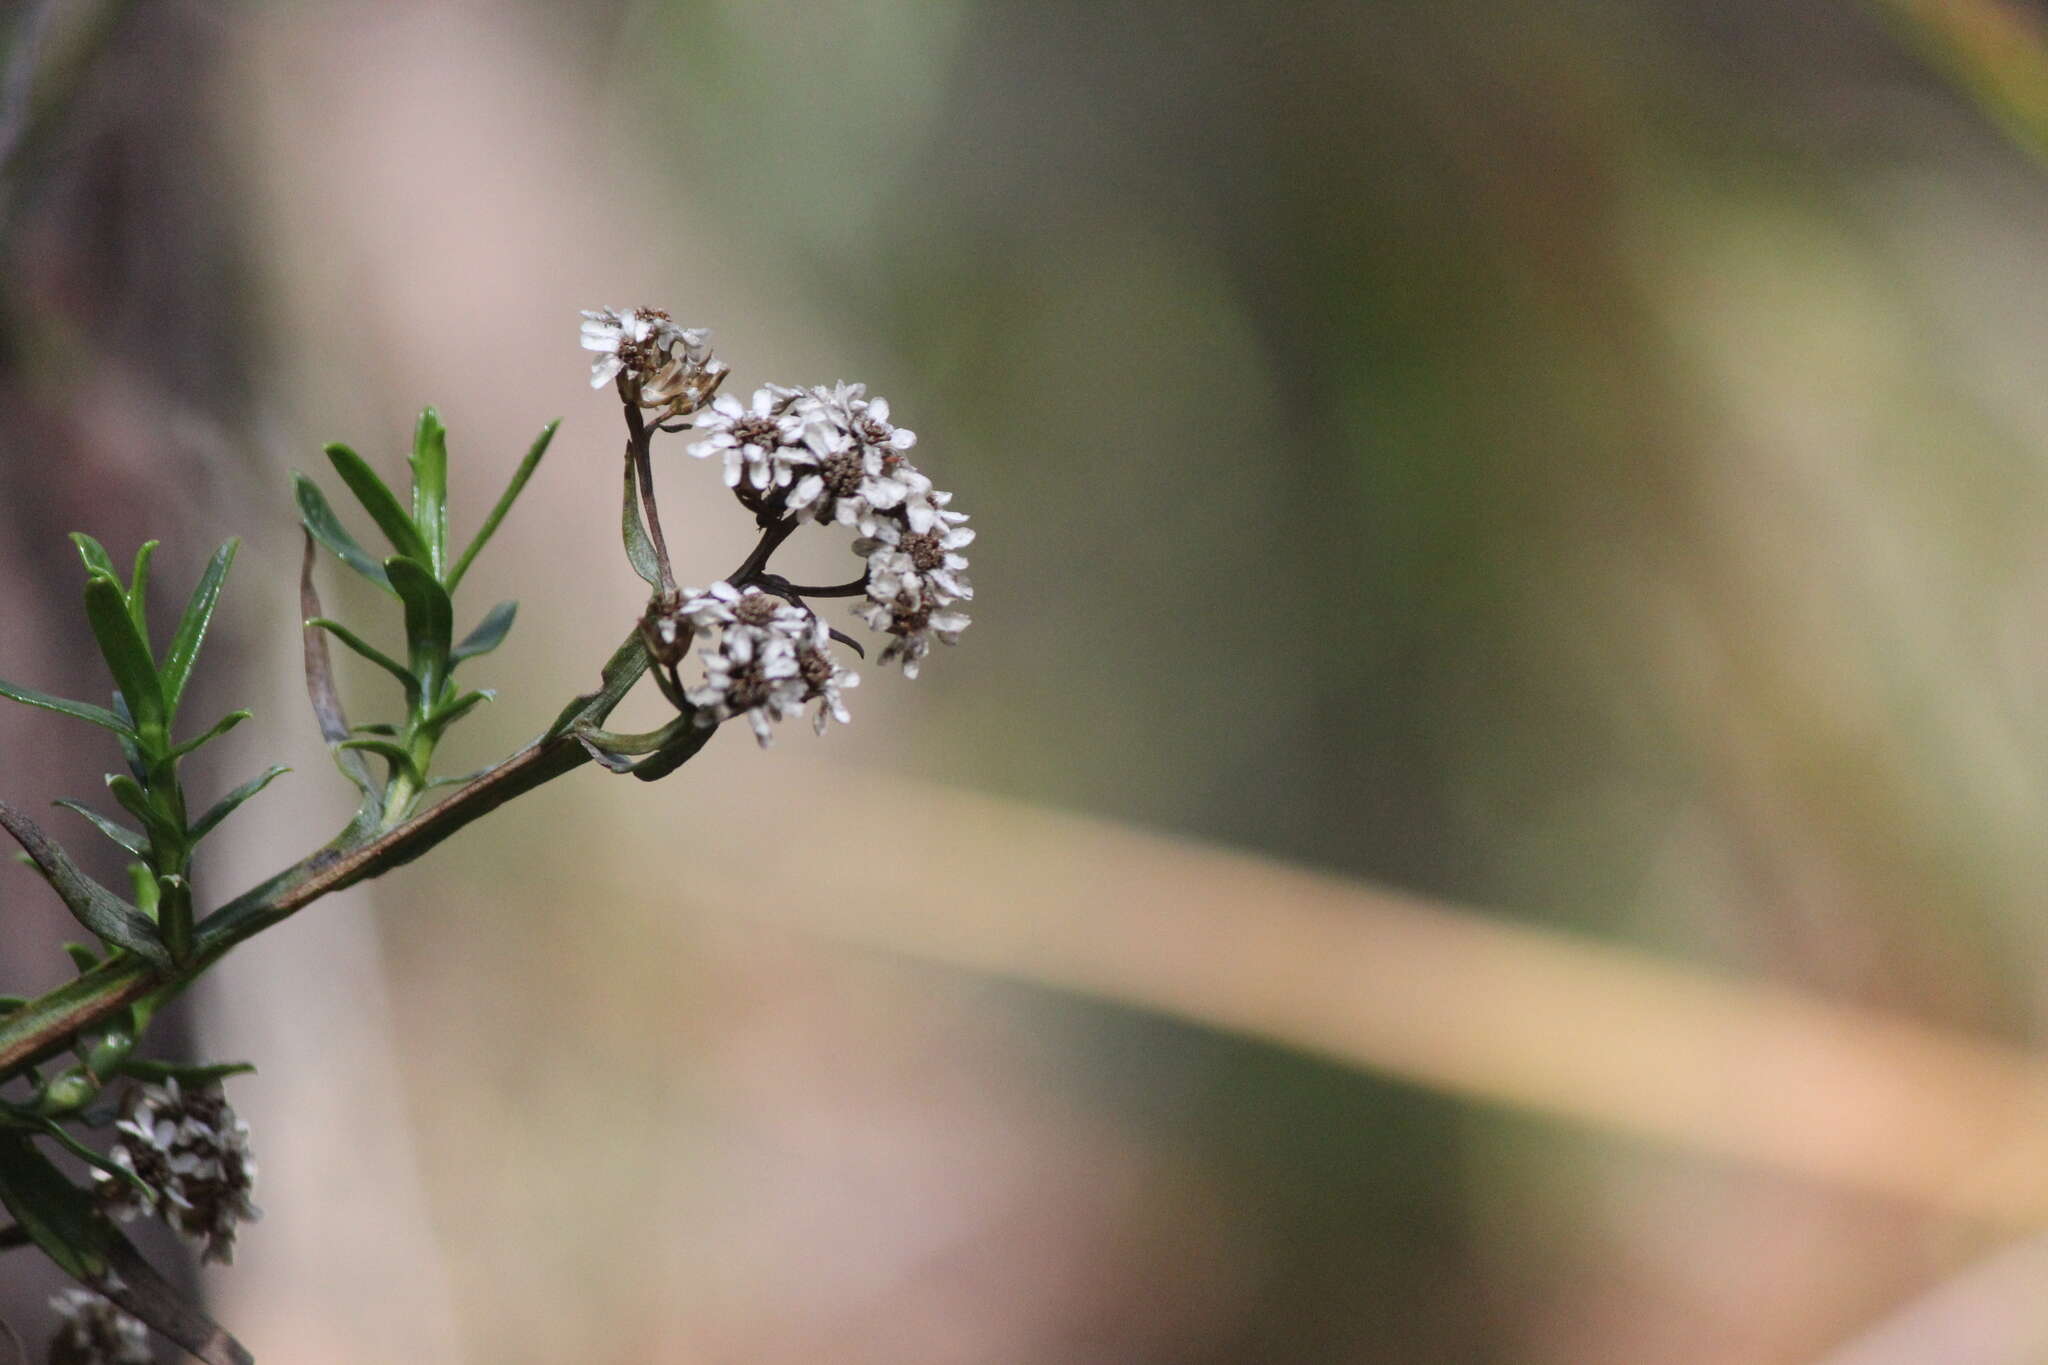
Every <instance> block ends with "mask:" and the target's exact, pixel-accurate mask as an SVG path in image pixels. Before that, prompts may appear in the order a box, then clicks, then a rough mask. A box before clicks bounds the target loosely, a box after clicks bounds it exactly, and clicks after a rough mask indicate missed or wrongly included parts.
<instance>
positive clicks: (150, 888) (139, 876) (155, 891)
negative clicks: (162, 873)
mask: <svg viewBox="0 0 2048 1365" xmlns="http://www.w3.org/2000/svg"><path fill="white" fill-rule="evenodd" d="M128 885H130V886H132V887H134V888H135V908H136V909H137V910H140V911H141V912H142V913H143V914H145V915H147V916H149V917H150V918H151V919H155V918H156V917H157V915H156V911H157V907H158V906H159V905H161V904H162V903H163V894H164V889H163V887H162V886H160V885H159V884H158V883H157V879H156V873H155V872H153V871H151V870H150V866H149V864H148V863H130V864H128Z"/></svg>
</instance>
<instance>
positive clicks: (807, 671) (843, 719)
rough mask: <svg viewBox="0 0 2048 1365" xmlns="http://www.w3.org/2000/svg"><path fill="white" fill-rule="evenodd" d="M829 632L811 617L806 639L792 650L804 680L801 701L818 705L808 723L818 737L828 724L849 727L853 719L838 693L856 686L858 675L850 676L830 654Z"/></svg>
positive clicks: (830, 636)
mask: <svg viewBox="0 0 2048 1365" xmlns="http://www.w3.org/2000/svg"><path fill="white" fill-rule="evenodd" d="M831 642H832V632H831V631H830V630H828V629H827V628H826V626H825V623H824V622H823V621H820V620H819V619H818V618H817V617H815V616H813V617H812V618H811V620H810V629H809V631H808V633H807V635H806V637H805V638H804V639H802V640H800V641H799V642H798V644H797V647H796V665H797V672H798V674H799V676H801V677H802V678H803V680H804V687H805V689H806V690H805V692H804V700H805V701H815V702H817V703H818V712H817V715H816V716H814V717H813V718H812V720H811V728H812V729H814V730H816V731H817V732H818V733H819V734H821V735H822V734H824V733H825V724H826V722H827V721H828V720H836V721H838V722H839V723H840V724H841V725H847V724H850V723H851V722H852V720H853V717H852V716H851V715H849V714H848V713H847V710H846V702H845V701H844V700H843V699H842V698H841V697H840V695H839V694H840V692H841V690H842V689H847V688H854V687H859V686H860V674H858V673H854V672H850V671H849V670H848V669H847V668H846V666H845V665H844V664H842V663H840V662H839V660H838V658H837V657H835V656H834V655H833V653H832V650H831Z"/></svg>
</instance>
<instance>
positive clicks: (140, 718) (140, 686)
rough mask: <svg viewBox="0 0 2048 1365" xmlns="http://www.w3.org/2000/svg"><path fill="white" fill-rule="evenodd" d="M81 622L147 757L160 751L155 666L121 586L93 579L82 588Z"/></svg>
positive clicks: (162, 727)
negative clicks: (132, 719) (95, 645)
mask: <svg viewBox="0 0 2048 1365" xmlns="http://www.w3.org/2000/svg"><path fill="white" fill-rule="evenodd" d="M85 617H86V621H87V623H88V624H89V625H91V627H92V635H93V639H94V640H95V641H97V642H98V644H99V647H100V654H101V656H102V657H103V658H105V659H106V661H107V671H108V672H110V673H112V674H113V675H114V685H115V686H116V687H118V688H120V689H121V699H122V700H123V701H124V702H126V703H127V704H128V711H129V714H131V715H133V716H134V717H135V730H136V734H137V735H138V736H139V737H140V738H141V739H142V741H143V744H142V747H143V750H144V753H145V756H148V755H149V754H150V753H151V752H152V751H157V752H160V751H161V750H162V749H163V748H164V746H165V743H166V741H167V737H168V732H167V719H166V716H165V712H164V694H163V688H162V686H161V685H160V684H159V683H158V682H157V675H156V661H155V660H154V659H152V658H151V657H150V653H149V642H148V641H146V640H144V639H143V638H142V632H141V631H139V630H137V629H136V628H135V619H134V618H133V617H132V616H130V615H129V614H128V599H127V598H126V597H125V596H124V595H123V594H122V592H121V585H120V584H119V583H117V582H115V581H114V580H113V579H111V578H102V577H98V576H95V577H93V578H91V579H89V580H87V582H86V585H85Z"/></svg>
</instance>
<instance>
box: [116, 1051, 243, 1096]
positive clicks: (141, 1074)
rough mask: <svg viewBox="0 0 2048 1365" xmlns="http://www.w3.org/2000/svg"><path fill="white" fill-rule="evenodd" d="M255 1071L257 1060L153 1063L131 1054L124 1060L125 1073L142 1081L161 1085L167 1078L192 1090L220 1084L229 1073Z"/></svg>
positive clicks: (123, 1068) (122, 1072)
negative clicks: (255, 1061) (196, 1063)
mask: <svg viewBox="0 0 2048 1365" xmlns="http://www.w3.org/2000/svg"><path fill="white" fill-rule="evenodd" d="M255 1070H256V1064H255V1063H254V1062H212V1063H209V1064H206V1065H203V1066H202V1065H190V1064H186V1063H182V1062H152V1061H147V1060H145V1059H143V1058H141V1057H130V1058H129V1059H128V1060H127V1061H125V1062H122V1063H121V1067H120V1071H121V1074H122V1075H124V1076H133V1077H135V1078H136V1079H137V1080H140V1081H152V1082H155V1083H156V1084H158V1085H161V1084H163V1083H164V1082H165V1081H176V1082H177V1083H178V1084H179V1085H182V1086H189V1087H191V1088H193V1089H204V1088H205V1087H207V1086H209V1085H218V1084H219V1083H220V1082H222V1081H224V1080H226V1079H227V1078H228V1077H230V1076H243V1075H247V1074H249V1073H251V1072H253V1071H255Z"/></svg>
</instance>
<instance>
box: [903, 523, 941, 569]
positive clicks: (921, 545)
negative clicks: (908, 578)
mask: <svg viewBox="0 0 2048 1365" xmlns="http://www.w3.org/2000/svg"><path fill="white" fill-rule="evenodd" d="M897 548H898V549H900V550H902V551H903V553H905V554H907V555H909V556H910V562H911V563H912V564H913V565H915V566H916V568H917V570H918V572H919V573H930V572H931V571H932V570H933V569H936V568H938V567H939V566H940V565H942V564H944V563H945V562H946V552H945V551H944V550H942V549H940V548H939V538H938V537H937V536H935V535H933V534H931V533H930V532H929V531H919V532H915V533H913V534H911V535H907V536H905V537H903V539H902V541H901V542H900V543H899V544H898V546H897Z"/></svg>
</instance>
